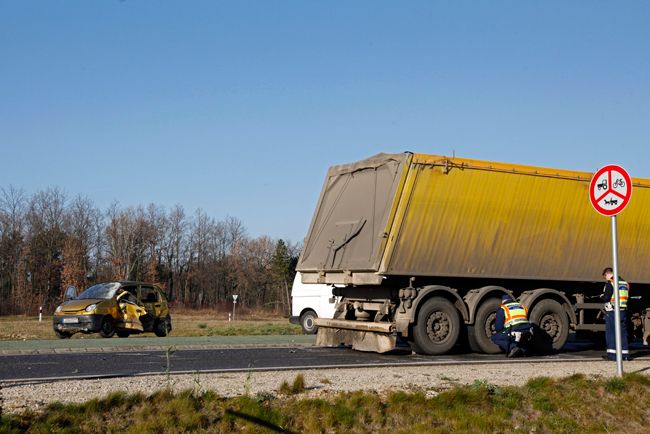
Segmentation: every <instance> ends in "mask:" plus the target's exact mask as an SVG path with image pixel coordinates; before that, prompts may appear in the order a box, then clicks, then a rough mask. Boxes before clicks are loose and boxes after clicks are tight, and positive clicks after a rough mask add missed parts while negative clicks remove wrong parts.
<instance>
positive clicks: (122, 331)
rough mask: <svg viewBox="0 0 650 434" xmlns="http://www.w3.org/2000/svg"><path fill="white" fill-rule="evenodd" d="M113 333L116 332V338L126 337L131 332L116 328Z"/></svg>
mask: <svg viewBox="0 0 650 434" xmlns="http://www.w3.org/2000/svg"><path fill="white" fill-rule="evenodd" d="M115 334H117V337H118V338H128V337H129V335H130V334H131V333H129V332H127V331H124V330H117V331H116V332H115Z"/></svg>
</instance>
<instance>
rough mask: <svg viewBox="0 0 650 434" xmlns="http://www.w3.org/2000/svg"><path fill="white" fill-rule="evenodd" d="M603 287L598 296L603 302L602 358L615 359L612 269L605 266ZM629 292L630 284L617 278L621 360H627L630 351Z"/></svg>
mask: <svg viewBox="0 0 650 434" xmlns="http://www.w3.org/2000/svg"><path fill="white" fill-rule="evenodd" d="M603 278H604V279H605V282H607V283H605V287H604V288H603V293H602V295H601V296H600V298H601V299H602V300H603V301H604V302H605V340H606V342H607V354H606V355H604V356H603V359H607V360H616V316H615V315H616V313H615V312H614V307H615V306H614V270H612V269H611V268H610V267H607V268H605V269H604V270H603ZM629 293H630V285H629V284H628V283H627V282H626V281H625V280H623V278H622V277H620V276H619V278H618V297H619V300H618V301H619V308H620V309H619V313H620V315H621V316H620V320H621V348H622V350H623V351H622V353H623V360H629V357H630V351H629V348H628V343H627V325H626V324H627V299H628V296H629Z"/></svg>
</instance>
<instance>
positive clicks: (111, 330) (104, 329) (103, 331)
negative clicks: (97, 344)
mask: <svg viewBox="0 0 650 434" xmlns="http://www.w3.org/2000/svg"><path fill="white" fill-rule="evenodd" d="M114 334H115V321H113V318H111V317H110V316H106V317H104V319H103V320H102V325H101V326H100V329H99V335H100V336H101V337H103V338H112V337H113V335H114Z"/></svg>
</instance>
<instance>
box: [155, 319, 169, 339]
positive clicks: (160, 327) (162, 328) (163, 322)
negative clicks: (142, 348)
mask: <svg viewBox="0 0 650 434" xmlns="http://www.w3.org/2000/svg"><path fill="white" fill-rule="evenodd" d="M169 330H170V327H169V325H168V323H167V318H163V319H159V320H157V321H156V323H155V324H154V325H153V332H154V333H155V334H156V336H158V337H159V338H164V337H165V336H167V333H168V332H169Z"/></svg>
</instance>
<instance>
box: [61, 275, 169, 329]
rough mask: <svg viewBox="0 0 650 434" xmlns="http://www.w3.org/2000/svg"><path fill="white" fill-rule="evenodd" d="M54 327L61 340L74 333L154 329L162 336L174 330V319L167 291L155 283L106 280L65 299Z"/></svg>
mask: <svg viewBox="0 0 650 434" xmlns="http://www.w3.org/2000/svg"><path fill="white" fill-rule="evenodd" d="M69 297H70V295H68V294H66V298H69ZM52 326H53V328H54V333H55V334H56V335H57V336H58V337H59V338H62V339H65V338H69V337H70V336H72V335H73V334H75V333H99V334H100V335H101V336H102V337H105V338H110V337H113V336H114V335H116V334H117V336H119V337H121V338H126V337H128V336H129V335H131V334H136V333H144V332H153V333H155V334H156V336H161V337H162V336H167V334H168V333H169V332H170V331H171V330H172V320H171V316H170V315H169V306H168V305H167V299H166V298H165V294H164V293H163V292H162V290H161V289H160V288H158V287H157V286H156V285H152V284H149V283H142V282H107V283H99V284H97V285H93V286H91V287H90V288H88V289H86V290H85V291H83V292H82V293H81V294H79V295H78V296H72V297H70V298H69V299H67V300H66V301H64V302H63V304H61V305H60V306H59V307H57V308H56V311H55V312H54V315H53V317H52Z"/></svg>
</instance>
